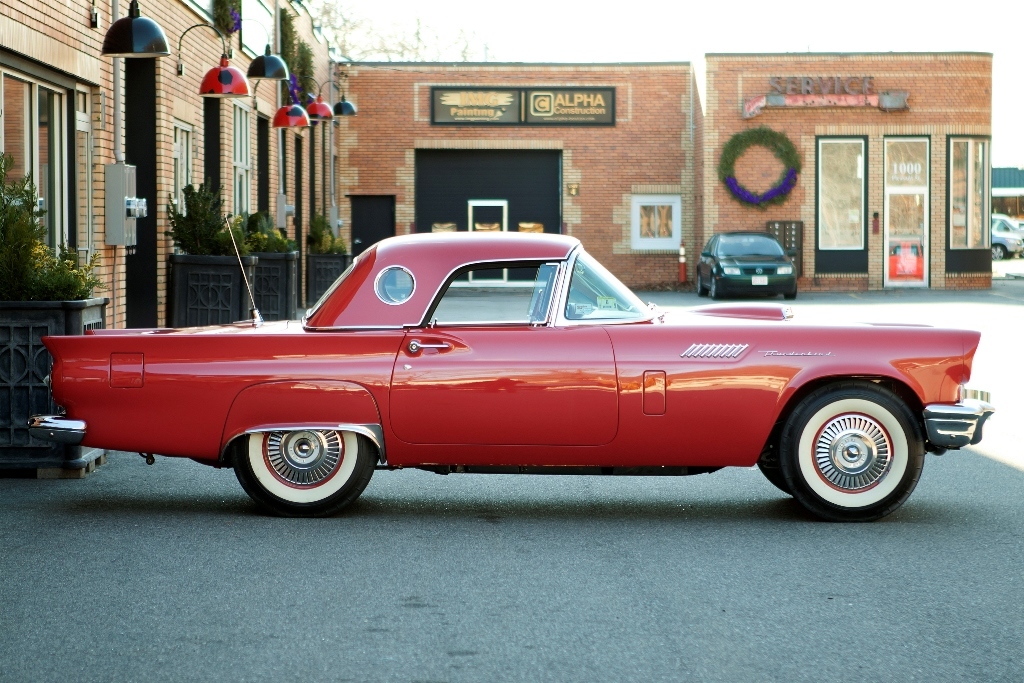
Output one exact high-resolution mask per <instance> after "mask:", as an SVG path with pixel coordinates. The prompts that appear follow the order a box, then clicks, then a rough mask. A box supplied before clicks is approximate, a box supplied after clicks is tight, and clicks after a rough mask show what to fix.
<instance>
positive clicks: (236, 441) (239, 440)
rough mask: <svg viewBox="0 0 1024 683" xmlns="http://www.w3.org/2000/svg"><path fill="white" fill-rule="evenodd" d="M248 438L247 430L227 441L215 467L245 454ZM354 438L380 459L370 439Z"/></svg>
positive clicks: (224, 464) (223, 465)
mask: <svg viewBox="0 0 1024 683" xmlns="http://www.w3.org/2000/svg"><path fill="white" fill-rule="evenodd" d="M248 438H249V432H243V433H242V434H239V435H238V436H236V437H235V438H233V439H231V441H229V442H228V445H227V446H225V447H224V450H223V451H222V452H221V454H220V458H219V459H218V460H217V467H229V468H230V467H234V466H235V458H236V457H238V456H239V455H240V454H241V455H244V454H245V448H246V440H247V439H248ZM356 438H357V439H359V447H360V448H361V449H362V448H367V449H370V452H372V453H374V454H375V460H377V461H378V462H379V461H380V449H379V448H377V444H375V443H374V442H373V441H372V440H371V439H368V438H367V437H365V436H364V435H362V434H356Z"/></svg>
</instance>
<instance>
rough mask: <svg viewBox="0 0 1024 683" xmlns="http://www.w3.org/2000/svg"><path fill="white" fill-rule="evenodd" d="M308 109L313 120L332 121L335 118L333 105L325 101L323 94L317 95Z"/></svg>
mask: <svg viewBox="0 0 1024 683" xmlns="http://www.w3.org/2000/svg"><path fill="white" fill-rule="evenodd" d="M306 111H307V112H309V118H310V119H311V120H313V121H330V120H331V119H332V118H334V112H332V111H331V105H329V104H327V103H326V102H324V98H323V95H317V96H316V101H315V102H313V103H311V104H310V105H309V107H307V108H306Z"/></svg>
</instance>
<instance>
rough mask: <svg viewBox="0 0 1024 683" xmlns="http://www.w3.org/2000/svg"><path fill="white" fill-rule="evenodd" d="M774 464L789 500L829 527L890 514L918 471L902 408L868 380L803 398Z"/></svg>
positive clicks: (920, 460) (912, 430)
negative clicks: (831, 523) (830, 524)
mask: <svg viewBox="0 0 1024 683" xmlns="http://www.w3.org/2000/svg"><path fill="white" fill-rule="evenodd" d="M779 464H780V465H781V469H782V473H783V476H784V477H785V480H786V484H787V486H788V487H789V490H790V491H791V492H792V494H793V497H794V498H796V500H797V501H798V502H799V503H800V504H801V505H803V506H804V507H805V508H807V510H809V511H810V512H812V513H813V514H815V515H817V516H818V517H821V518H822V519H825V520H828V521H831V522H869V521H872V520H876V519H879V518H881V517H884V516H886V515H888V514H889V513H891V512H893V511H894V510H896V509H897V508H898V507H899V506H900V505H902V504H903V502H904V501H905V500H906V499H907V498H908V497H909V496H910V494H911V493H912V492H913V490H914V487H915V486H917V482H918V480H919V479H920V478H921V470H922V468H923V467H924V439H923V437H922V435H921V432H920V429H919V428H918V426H917V423H916V421H915V419H914V415H913V414H912V413H911V412H910V409H909V408H907V405H906V404H905V403H904V402H903V400H902V399H900V398H899V397H898V396H896V395H895V394H894V393H892V392H891V391H889V390H887V389H885V388H883V387H880V386H878V385H877V384H874V383H871V382H859V381H852V382H843V383H841V384H834V385H830V386H827V387H823V388H821V389H818V390H817V391H815V392H813V393H811V394H810V395H808V396H807V398H805V399H804V400H803V401H801V402H800V405H798V406H797V408H796V409H795V410H794V411H793V413H792V415H790V417H789V420H787V422H786V425H785V427H784V428H783V431H782V441H781V444H780V457H779Z"/></svg>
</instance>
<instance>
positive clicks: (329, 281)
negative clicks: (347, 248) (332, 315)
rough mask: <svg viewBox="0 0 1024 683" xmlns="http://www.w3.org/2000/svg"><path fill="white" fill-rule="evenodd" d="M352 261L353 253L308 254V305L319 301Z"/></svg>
mask: <svg viewBox="0 0 1024 683" xmlns="http://www.w3.org/2000/svg"><path fill="white" fill-rule="evenodd" d="M350 263H352V255H351V254H306V305H307V306H312V305H313V304H315V303H316V302H317V301H319V300H320V297H322V296H323V295H324V292H326V291H327V290H328V289H330V288H331V285H333V284H334V281H335V280H337V279H338V276H339V275H341V274H342V273H344V272H345V269H346V268H348V266H349V264H350Z"/></svg>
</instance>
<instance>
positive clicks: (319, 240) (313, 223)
mask: <svg viewBox="0 0 1024 683" xmlns="http://www.w3.org/2000/svg"><path fill="white" fill-rule="evenodd" d="M306 244H307V246H308V247H309V253H310V254H347V253H348V247H347V246H346V245H345V240H343V239H342V238H340V237H335V236H334V233H333V232H331V226H330V224H329V223H328V222H327V218H325V217H324V216H321V215H320V214H313V218H312V219H311V220H310V221H309V241H308V242H307V243H306Z"/></svg>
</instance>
